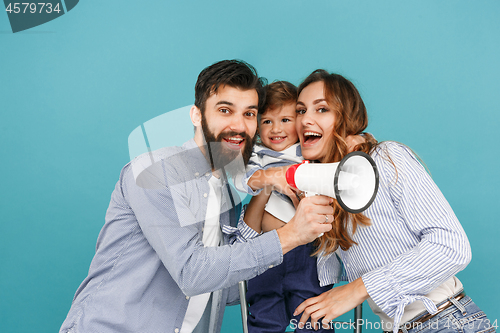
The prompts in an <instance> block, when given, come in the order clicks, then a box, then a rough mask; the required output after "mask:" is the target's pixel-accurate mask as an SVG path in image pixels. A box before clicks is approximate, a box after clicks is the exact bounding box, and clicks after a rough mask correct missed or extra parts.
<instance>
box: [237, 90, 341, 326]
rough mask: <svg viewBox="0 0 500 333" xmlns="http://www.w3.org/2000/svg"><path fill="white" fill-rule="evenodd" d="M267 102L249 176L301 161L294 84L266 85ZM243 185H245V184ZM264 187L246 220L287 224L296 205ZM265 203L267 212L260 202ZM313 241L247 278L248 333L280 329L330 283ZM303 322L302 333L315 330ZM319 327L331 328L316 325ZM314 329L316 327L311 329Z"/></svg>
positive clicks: (262, 227)
mask: <svg viewBox="0 0 500 333" xmlns="http://www.w3.org/2000/svg"><path fill="white" fill-rule="evenodd" d="M265 90H266V103H265V104H264V106H263V108H262V109H261V110H259V129H258V131H259V137H260V142H261V145H255V146H254V150H253V153H252V157H251V159H250V162H249V164H248V167H247V178H246V179H248V178H250V176H251V175H252V174H253V171H255V170H257V169H267V168H269V167H278V166H284V165H290V164H296V163H300V162H302V160H303V159H302V155H301V150H300V145H299V143H298V136H297V131H296V129H295V119H296V111H295V107H296V105H295V104H296V101H297V88H296V87H295V86H294V85H293V84H291V83H289V82H286V81H277V82H273V83H271V84H269V85H267V86H266V87H265ZM245 185H246V184H245ZM269 192H270V191H266V189H264V190H263V191H262V192H261V193H260V194H258V195H256V196H254V197H253V198H252V200H251V201H250V203H249V205H248V207H247V209H246V213H245V217H244V220H245V222H246V223H247V224H248V225H249V226H250V227H251V228H253V229H254V230H255V231H257V232H267V231H269V230H273V229H277V228H280V227H282V226H283V225H285V223H286V222H288V221H289V220H290V219H291V218H292V217H293V216H294V214H295V208H294V206H293V204H292V202H291V201H290V199H288V197H286V196H284V195H283V194H280V193H277V192H274V191H273V192H272V193H269ZM264 205H265V211H264V210H263V207H264ZM314 250H315V248H314V245H313V243H310V244H307V245H303V246H300V247H298V248H296V249H294V250H292V251H290V252H289V253H287V254H285V255H284V257H283V263H282V264H281V265H278V266H276V267H273V268H271V269H269V270H267V271H266V272H264V273H263V274H261V275H259V276H257V277H255V278H253V279H252V280H249V281H248V292H247V300H248V303H249V305H250V307H249V310H250V315H249V317H248V329H249V332H251V333H256V332H259V333H262V332H284V331H285V330H286V328H287V327H288V325H289V324H290V322H291V320H293V319H296V320H297V321H296V322H298V319H300V318H299V316H295V317H294V316H293V312H294V310H295V308H296V307H297V306H298V305H299V304H300V303H302V302H303V301H304V300H306V299H308V298H310V297H314V296H317V295H319V294H321V293H323V292H325V291H327V290H329V289H331V288H332V285H326V286H323V287H321V286H320V283H319V279H318V274H317V262H316V261H317V258H316V257H312V256H311V253H313V252H314ZM307 328H308V327H306V328H305V329H303V330H299V331H301V332H308V331H311V332H312V331H313V330H312V329H311V330H308V329H307ZM316 328H318V329H319V331H320V332H329V331H332V332H333V329H332V330H325V329H322V328H320V327H319V325H318V326H316ZM314 332H318V331H314Z"/></svg>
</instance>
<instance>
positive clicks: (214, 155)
mask: <svg viewBox="0 0 500 333" xmlns="http://www.w3.org/2000/svg"><path fill="white" fill-rule="evenodd" d="M201 128H202V130H203V135H204V136H205V141H206V143H207V147H208V149H207V151H208V154H207V155H208V156H207V158H208V159H209V161H210V165H211V167H212V170H214V171H215V170H219V169H224V171H226V172H228V173H229V174H230V175H231V176H233V177H234V176H235V175H236V174H238V173H241V172H245V166H246V165H247V163H248V161H249V160H250V156H251V155H252V150H253V145H254V143H255V139H256V135H255V136H254V137H253V138H252V137H250V136H249V135H248V134H247V133H245V132H241V133H238V132H233V131H230V132H222V133H220V134H219V135H218V136H215V135H214V133H213V132H211V131H210V129H209V128H208V124H207V120H206V118H205V116H203V115H202V117H201ZM236 135H239V136H241V137H242V138H243V139H244V142H243V144H244V145H245V146H244V148H243V150H233V149H229V148H227V147H225V145H224V144H223V143H222V140H223V139H224V138H228V137H232V136H236Z"/></svg>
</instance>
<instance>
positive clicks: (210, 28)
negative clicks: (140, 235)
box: [0, 0, 500, 332]
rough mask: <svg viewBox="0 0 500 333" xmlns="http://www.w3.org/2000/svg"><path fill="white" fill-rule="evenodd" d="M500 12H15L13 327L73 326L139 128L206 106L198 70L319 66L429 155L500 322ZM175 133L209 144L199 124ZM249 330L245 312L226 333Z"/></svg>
mask: <svg viewBox="0 0 500 333" xmlns="http://www.w3.org/2000/svg"><path fill="white" fill-rule="evenodd" d="M499 14H500V2H499V1H496V0H490V1H483V0H481V1H475V2H472V1H465V0H464V1H451V0H443V1H431V0H423V1H397V0H394V1H389V0H385V1H369V0H366V1H349V2H348V1H333V0H329V1H319V0H318V1H290V0H288V1H281V0H280V1H247V2H235V1H234V0H233V1H214V2H205V1H198V2H195V1H185V2H180V1H177V2H174V1H142V2H139V1H118V0H107V1H97V0H87V1H82V2H80V3H79V4H78V5H77V6H76V7H75V8H74V9H73V10H72V11H71V12H69V13H68V14H66V15H63V16H61V17H60V18H58V19H56V20H54V21H51V22H48V23H46V24H44V25H41V26H39V27H36V28H33V29H30V30H27V31H25V32H20V33H16V34H13V33H12V31H11V30H10V25H9V22H8V18H7V14H6V13H5V12H4V13H0V116H1V118H0V153H1V163H0V175H1V176H2V178H1V183H0V184H1V185H0V189H1V192H0V219H1V223H0V263H1V266H0V267H1V268H0V270H1V274H0V331H1V332H55V331H57V330H58V328H59V327H60V325H61V323H62V321H63V320H64V318H65V316H66V314H67V311H68V310H69V307H70V305H71V300H72V297H73V295H74V292H75V291H76V289H77V287H78V285H79V284H80V282H81V281H82V280H83V278H84V277H85V276H86V273H87V270H88V266H89V264H90V261H91V259H92V256H93V253H94V250H95V242H96V239H97V235H98V233H99V230H100V229H101V227H102V225H103V222H104V214H105V211H106V208H107V206H108V203H109V198H110V194H111V191H112V190H113V188H114V185H115V182H116V181H117V180H118V176H119V172H120V169H121V168H122V166H123V165H125V164H126V163H127V162H128V161H129V154H128V142H127V138H128V135H129V134H130V133H131V132H132V130H133V129H135V128H136V127H137V126H139V125H140V124H142V123H144V122H146V121H148V120H150V119H151V118H154V117H156V116H158V115H161V114H163V113H165V112H167V111H169V110H174V109H177V108H180V107H183V106H185V105H188V104H192V103H193V100H194V84H195V81H196V78H197V75H198V73H199V72H200V71H201V70H202V69H203V68H204V67H205V66H207V65H210V64H212V63H213V62H216V61H218V60H222V59H232V58H239V59H244V60H246V61H247V62H249V63H251V64H253V65H254V66H255V67H256V68H257V69H258V71H259V74H260V75H263V76H265V77H267V78H268V79H269V80H270V81H272V80H275V79H283V80H289V81H291V82H293V83H296V84H298V83H300V81H301V80H302V79H303V78H305V77H306V76H307V75H308V74H309V73H310V72H311V71H312V70H314V69H316V68H326V69H327V70H329V71H335V72H339V73H341V74H344V75H345V76H347V77H348V78H350V79H351V80H352V81H353V82H354V83H355V84H356V85H357V87H358V88H359V90H360V91H361V94H362V96H363V97H364V100H365V103H366V104H367V107H368V110H369V115H370V125H369V130H370V131H371V132H372V133H374V134H375V135H376V137H377V138H378V139H379V140H387V139H391V140H397V141H400V142H403V143H405V144H407V145H409V146H410V147H412V148H413V149H414V150H415V151H416V152H417V153H418V154H419V155H420V156H421V157H422V158H423V160H424V161H425V162H426V163H427V166H428V167H429V169H430V170H431V172H432V175H433V178H434V180H435V181H436V183H437V184H438V186H439V187H440V188H441V190H442V192H443V193H444V195H445V196H446V197H447V199H448V201H449V202H450V204H451V206H452V207H453V208H454V210H455V213H456V214H457V216H458V218H459V219H460V221H461V223H462V225H463V227H464V229H465V230H466V232H467V234H468V236H469V240H470V242H471V245H472V252H473V260H472V262H471V263H470V264H469V266H468V267H467V268H466V269H465V270H464V271H463V272H461V273H460V274H459V275H458V276H459V278H460V279H461V280H462V282H463V283H464V285H465V287H466V290H467V293H468V294H469V295H471V296H472V297H473V299H474V300H475V301H476V303H477V304H478V305H479V306H480V307H482V308H483V310H485V312H487V314H488V316H489V317H490V319H492V320H494V319H497V318H498V317H499V316H500V310H499V306H498V305H497V303H498V299H499V298H500V287H499V286H498V284H497V282H496V281H497V280H498V274H499V273H500V270H499V267H498V259H497V258H498V256H499V255H500V251H499V249H500V246H499V244H498V234H499V231H500V227H499V224H498V217H497V213H495V212H496V209H497V208H498V206H499V203H500V201H499V199H498V188H499V185H500V181H499V180H500V177H499V175H498V164H499V163H500V159H499V148H498V134H497V129H498V125H499V124H500V115H499V114H500V112H499V111H500V110H499V109H500V108H499V106H498V96H499V92H500V81H499V77H500V64H499V59H500V56H499V54H500V37H499V36H500V20H499V19H498V18H499ZM173 125H175V126H170V127H169V128H166V129H165V130H166V131H169V132H170V133H171V134H173V135H174V136H175V137H177V138H178V140H179V141H182V140H181V139H184V138H188V137H190V136H192V125H191V123H190V121H189V116H188V114H186V115H185V118H184V119H182V120H179V121H177V122H176V123H175V124H173ZM173 143H178V142H173ZM370 312H371V311H370V310H369V309H368V307H365V315H366V317H367V318H372V319H371V320H372V321H375V320H376V318H373V317H372V315H371V314H370ZM238 325H241V324H240V319H239V308H238V307H231V308H229V309H228V312H227V315H226V318H225V321H224V328H223V331H224V332H235V331H238ZM365 331H369V330H365ZM378 331H379V330H378Z"/></svg>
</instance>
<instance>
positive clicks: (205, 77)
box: [194, 60, 267, 115]
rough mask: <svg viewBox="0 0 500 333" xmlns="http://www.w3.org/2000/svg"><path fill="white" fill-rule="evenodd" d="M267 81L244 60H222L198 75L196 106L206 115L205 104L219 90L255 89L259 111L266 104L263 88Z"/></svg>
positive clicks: (195, 88) (195, 94)
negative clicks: (221, 88)
mask: <svg viewBox="0 0 500 333" xmlns="http://www.w3.org/2000/svg"><path fill="white" fill-rule="evenodd" d="M266 83H267V82H266V79H265V78H260V77H259V76H258V75H257V70H256V69H255V68H254V67H253V66H252V65H250V64H248V63H246V62H244V61H242V60H222V61H219V62H216V63H215V64H213V65H211V66H208V67H207V68H205V69H204V70H202V71H201V73H200V75H198V80H197V81H196V85H195V87H194V90H195V93H194V96H195V98H194V105H196V107H197V108H198V109H200V111H201V113H202V114H203V115H204V114H205V102H206V101H207V99H208V98H209V97H210V96H211V95H212V94H215V93H217V89H219V87H221V86H222V87H223V86H230V87H234V88H238V89H242V90H249V89H255V90H256V91H257V94H258V95H259V105H258V106H259V109H260V107H261V106H262V105H263V104H264V102H265V94H264V89H263V87H264V86H265V85H266Z"/></svg>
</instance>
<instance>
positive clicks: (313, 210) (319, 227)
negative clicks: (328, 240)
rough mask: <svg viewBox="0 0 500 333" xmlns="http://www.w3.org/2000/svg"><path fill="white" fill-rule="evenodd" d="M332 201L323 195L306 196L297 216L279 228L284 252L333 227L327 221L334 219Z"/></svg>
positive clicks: (299, 206) (298, 207)
mask: <svg viewBox="0 0 500 333" xmlns="http://www.w3.org/2000/svg"><path fill="white" fill-rule="evenodd" d="M332 202H333V199H332V198H329V197H326V196H323V195H315V196H312V197H306V198H303V199H302V200H301V201H300V203H299V205H298V206H297V211H296V212H295V216H294V217H293V218H292V219H291V220H290V221H289V222H288V223H287V224H286V225H285V226H283V227H282V228H280V229H278V230H277V232H278V236H279V238H280V242H281V248H282V249H283V254H285V253H287V252H288V251H290V250H292V249H294V248H295V247H297V246H299V245H304V244H307V243H310V242H312V241H313V240H315V239H316V238H317V237H318V236H319V235H320V234H322V233H325V232H328V231H330V230H331V229H332V224H331V223H325V222H327V221H329V222H331V221H333V208H332V207H331V206H330V204H331V203H332ZM327 217H328V218H327Z"/></svg>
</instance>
